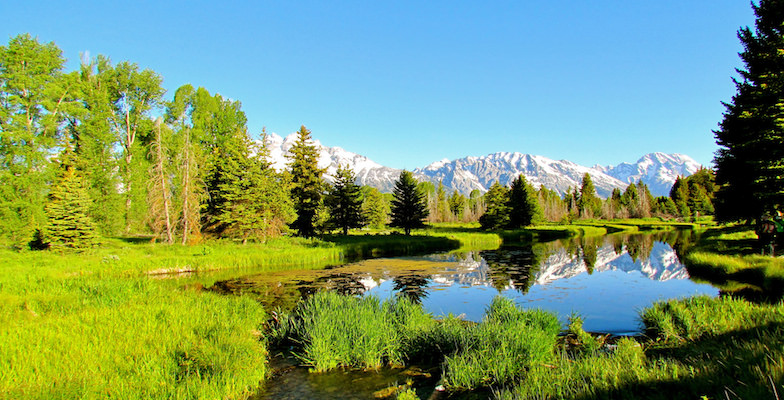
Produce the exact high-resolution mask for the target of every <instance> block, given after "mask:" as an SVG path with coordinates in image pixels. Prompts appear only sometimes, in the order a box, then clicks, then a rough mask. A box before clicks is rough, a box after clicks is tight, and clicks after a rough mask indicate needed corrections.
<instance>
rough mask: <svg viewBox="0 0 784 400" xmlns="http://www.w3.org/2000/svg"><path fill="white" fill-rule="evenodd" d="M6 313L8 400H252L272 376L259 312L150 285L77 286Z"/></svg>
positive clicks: (3, 385)
mask: <svg viewBox="0 0 784 400" xmlns="http://www.w3.org/2000/svg"><path fill="white" fill-rule="evenodd" d="M64 286H66V288H65V289H63V290H61V291H59V292H58V293H54V294H52V295H51V297H49V298H38V299H36V300H32V301H29V302H26V303H25V304H24V305H22V306H19V305H17V306H16V307H14V305H9V304H7V303H4V304H3V317H2V320H3V324H2V325H3V326H2V328H0V343H2V346H0V393H2V397H3V398H9V399H14V398H19V399H21V398H25V399H50V398H106V397H116V398H123V399H146V398H164V397H166V398H169V397H173V398H216V397H225V396H226V395H227V394H231V395H233V396H236V397H243V396H245V395H247V394H250V393H251V392H253V391H254V390H255V388H256V387H257V386H258V384H259V382H260V381H261V380H262V379H263V378H264V376H265V375H266V373H267V370H266V363H265V360H266V349H265V346H264V344H263V342H259V336H258V330H257V329H258V326H259V322H260V321H264V319H265V318H266V314H265V313H264V310H262V309H261V308H259V307H258V306H257V305H256V304H255V303H254V302H252V301H250V300H247V299H241V298H227V297H221V296H218V295H214V294H211V293H197V292H193V291H187V292H175V291H171V290H169V289H165V288H163V287H161V286H159V285H156V284H155V283H154V282H151V281H150V280H148V279H145V278H138V279H132V280H129V281H125V280H123V281H117V280H114V279H103V280H87V279H83V278H82V279H76V282H69V283H68V284H67V285H64Z"/></svg>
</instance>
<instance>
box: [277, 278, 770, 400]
mask: <svg viewBox="0 0 784 400" xmlns="http://www.w3.org/2000/svg"><path fill="white" fill-rule="evenodd" d="M641 318H642V320H643V322H644V323H645V326H646V332H647V334H648V335H649V336H648V337H647V338H642V337H641V338H637V339H634V338H621V339H619V340H614V341H612V342H608V341H607V338H606V337H604V336H595V335H590V334H588V333H586V332H584V331H583V330H582V327H581V321H580V319H579V318H573V320H572V323H571V324H570V325H569V327H568V329H567V331H566V332H565V333H566V335H565V336H560V337H559V336H558V332H559V331H560V329H561V327H560V326H559V324H558V322H557V320H556V318H555V316H554V315H552V314H548V313H544V312H540V311H535V310H534V311H530V310H521V309H519V308H517V307H516V306H515V305H514V304H513V303H512V302H511V301H510V300H508V299H504V298H501V297H498V298H496V299H495V300H494V301H493V303H492V304H491V305H490V306H489V307H488V309H487V311H486V316H485V318H484V319H483V320H482V321H481V322H480V323H477V324H474V323H466V322H463V321H460V320H458V319H455V318H454V317H446V318H443V319H440V320H436V319H433V318H432V317H431V316H429V315H427V314H425V313H424V312H423V311H422V308H421V307H419V306H417V305H414V304H411V303H409V302H408V301H407V300H404V299H401V300H400V301H398V302H394V301H387V302H383V303H382V302H380V301H379V300H377V299H374V298H372V297H371V298H362V299H358V298H354V297H341V296H339V295H336V294H333V293H321V294H318V295H316V296H315V297H312V298H311V299H310V300H308V301H307V302H304V303H303V304H301V305H300V307H298V308H297V309H296V310H295V311H294V312H293V313H292V314H290V315H288V316H286V317H285V318H284V319H283V322H282V323H281V325H279V326H277V328H276V329H275V333H276V335H275V337H276V339H277V340H288V342H287V344H289V345H293V346H294V349H295V350H294V351H295V352H296V353H297V354H299V356H300V358H301V359H302V360H304V361H305V362H307V363H309V364H310V365H311V366H312V367H313V368H314V369H315V370H317V371H324V370H330V369H334V368H343V367H355V368H369V369H374V368H379V367H380V366H382V365H400V364H407V363H408V364H410V363H420V364H423V363H424V364H427V363H430V364H432V365H440V366H441V378H440V384H441V385H442V386H443V387H444V388H445V389H446V391H447V392H449V393H451V394H458V395H459V394H460V393H466V392H471V393H475V394H477V393H480V394H482V395H483V396H487V397H493V398H500V399H564V398H571V399H593V398H640V399H671V398H694V399H700V398H703V399H704V398H707V399H721V398H730V399H751V398H754V399H764V398H769V399H776V398H777V397H776V393H782V391H784V305H781V304H779V305H755V304H753V303H749V302H747V301H745V300H740V299H732V298H719V299H713V298H707V297H699V298H693V299H686V300H673V301H668V302H660V303H657V304H655V305H654V306H653V307H651V308H649V309H646V310H644V311H643V312H642V315H641ZM360 338H361V339H360ZM347 390H348V389H347ZM412 392H413V390H408V391H406V394H405V395H406V396H407V397H406V398H414V397H413V396H414V393H412ZM418 395H419V396H420V397H421V398H426V397H428V396H429V394H428V393H418Z"/></svg>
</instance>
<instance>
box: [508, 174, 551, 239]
mask: <svg viewBox="0 0 784 400" xmlns="http://www.w3.org/2000/svg"><path fill="white" fill-rule="evenodd" d="M507 207H508V210H509V221H508V222H507V225H506V226H507V227H508V228H512V229H516V228H521V227H524V226H528V225H531V224H533V223H536V222H540V221H541V219H542V210H541V207H540V206H539V199H538V197H537V195H536V191H535V190H534V188H533V187H532V186H531V185H530V184H529V183H528V181H526V179H525V176H523V175H522V174H521V175H519V176H518V177H517V178H515V180H514V181H512V187H511V189H510V190H509V199H508V206H507Z"/></svg>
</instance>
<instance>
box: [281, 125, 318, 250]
mask: <svg viewBox="0 0 784 400" xmlns="http://www.w3.org/2000/svg"><path fill="white" fill-rule="evenodd" d="M288 157H289V160H291V162H290V164H289V167H290V169H291V183H292V188H291V195H292V196H293V198H294V209H295V210H296V212H297V219H296V220H295V221H294V223H293V224H292V227H293V228H294V229H296V230H297V232H298V233H299V235H300V236H304V237H312V236H314V235H315V232H316V229H315V223H316V217H317V215H316V214H317V212H318V209H319V206H320V205H321V191H322V186H323V183H322V180H321V175H322V174H323V173H324V171H323V170H322V169H319V167H318V157H319V150H318V148H317V147H316V145H314V144H313V141H312V139H311V133H310V130H308V129H307V128H305V126H304V125H302V126H301V127H300V129H299V131H297V141H296V142H295V143H294V145H293V146H292V147H291V149H290V150H289V156H288Z"/></svg>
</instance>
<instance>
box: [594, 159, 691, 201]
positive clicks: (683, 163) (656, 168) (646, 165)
mask: <svg viewBox="0 0 784 400" xmlns="http://www.w3.org/2000/svg"><path fill="white" fill-rule="evenodd" d="M594 169H596V170H599V171H602V172H604V173H605V174H607V175H609V176H612V177H613V178H616V179H618V180H620V181H622V182H624V183H627V184H629V183H632V182H639V181H640V180H642V181H643V182H645V184H646V185H648V189H649V190H650V191H651V194H653V195H654V196H668V195H669V194H670V188H672V185H673V184H674V183H675V178H677V177H678V176H689V175H691V174H693V173H695V172H697V170H699V169H700V164H699V163H698V162H696V161H694V160H693V159H692V158H691V157H689V156H686V155H683V154H677V153H676V154H664V153H650V154H646V155H644V156H642V158H640V159H639V160H637V162H636V163H634V164H629V163H621V164H618V165H616V166H614V167H613V166H606V167H603V166H599V165H597V166H594Z"/></svg>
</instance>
